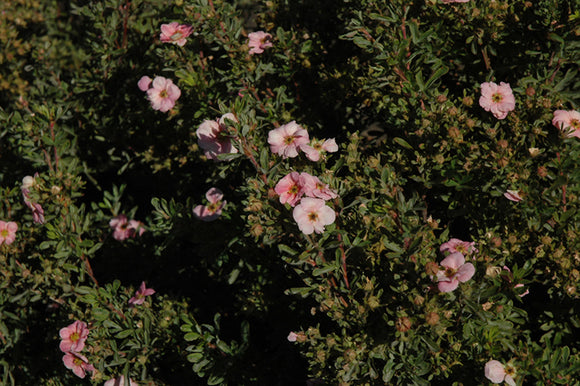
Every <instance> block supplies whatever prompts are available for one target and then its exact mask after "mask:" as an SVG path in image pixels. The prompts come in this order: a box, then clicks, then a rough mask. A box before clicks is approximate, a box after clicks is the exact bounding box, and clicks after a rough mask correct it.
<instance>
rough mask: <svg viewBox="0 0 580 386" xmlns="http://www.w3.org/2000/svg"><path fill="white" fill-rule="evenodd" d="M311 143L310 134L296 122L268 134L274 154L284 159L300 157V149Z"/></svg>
mask: <svg viewBox="0 0 580 386" xmlns="http://www.w3.org/2000/svg"><path fill="white" fill-rule="evenodd" d="M309 141H310V139H309V137H308V132H307V131H306V130H305V129H303V128H302V127H301V126H300V125H298V124H297V123H296V121H292V122H290V123H287V124H285V125H282V126H280V127H278V128H277V129H273V130H270V132H269V133H268V143H269V144H270V150H272V153H275V154H278V155H280V156H282V158H293V157H296V156H297V155H298V149H300V147H301V146H302V145H307V144H308V142H309Z"/></svg>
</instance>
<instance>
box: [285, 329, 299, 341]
mask: <svg viewBox="0 0 580 386" xmlns="http://www.w3.org/2000/svg"><path fill="white" fill-rule="evenodd" d="M297 337H298V335H296V333H295V332H293V331H290V334H288V338H287V339H288V342H296V338H297Z"/></svg>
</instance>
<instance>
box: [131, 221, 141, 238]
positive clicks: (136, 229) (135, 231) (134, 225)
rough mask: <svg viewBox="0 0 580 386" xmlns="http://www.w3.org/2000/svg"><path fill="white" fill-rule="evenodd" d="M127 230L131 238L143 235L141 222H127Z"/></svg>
mask: <svg viewBox="0 0 580 386" xmlns="http://www.w3.org/2000/svg"><path fill="white" fill-rule="evenodd" d="M127 228H129V231H130V232H131V237H134V236H135V235H139V236H141V235H142V234H143V233H145V226H144V224H143V223H142V222H141V221H137V220H129V225H127Z"/></svg>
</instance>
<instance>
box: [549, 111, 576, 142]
mask: <svg viewBox="0 0 580 386" xmlns="http://www.w3.org/2000/svg"><path fill="white" fill-rule="evenodd" d="M552 124H553V125H554V126H556V127H557V128H558V129H560V130H561V131H562V134H563V135H564V136H565V137H566V138H572V137H576V138H580V113H579V112H578V111H574V110H556V111H554V119H552Z"/></svg>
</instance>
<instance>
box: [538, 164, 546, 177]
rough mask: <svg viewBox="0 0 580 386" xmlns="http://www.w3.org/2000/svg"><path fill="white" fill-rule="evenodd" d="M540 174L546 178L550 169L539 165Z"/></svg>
mask: <svg viewBox="0 0 580 386" xmlns="http://www.w3.org/2000/svg"><path fill="white" fill-rule="evenodd" d="M538 176H540V177H541V178H545V177H547V176H548V169H547V168H546V167H545V166H539V167H538Z"/></svg>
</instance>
